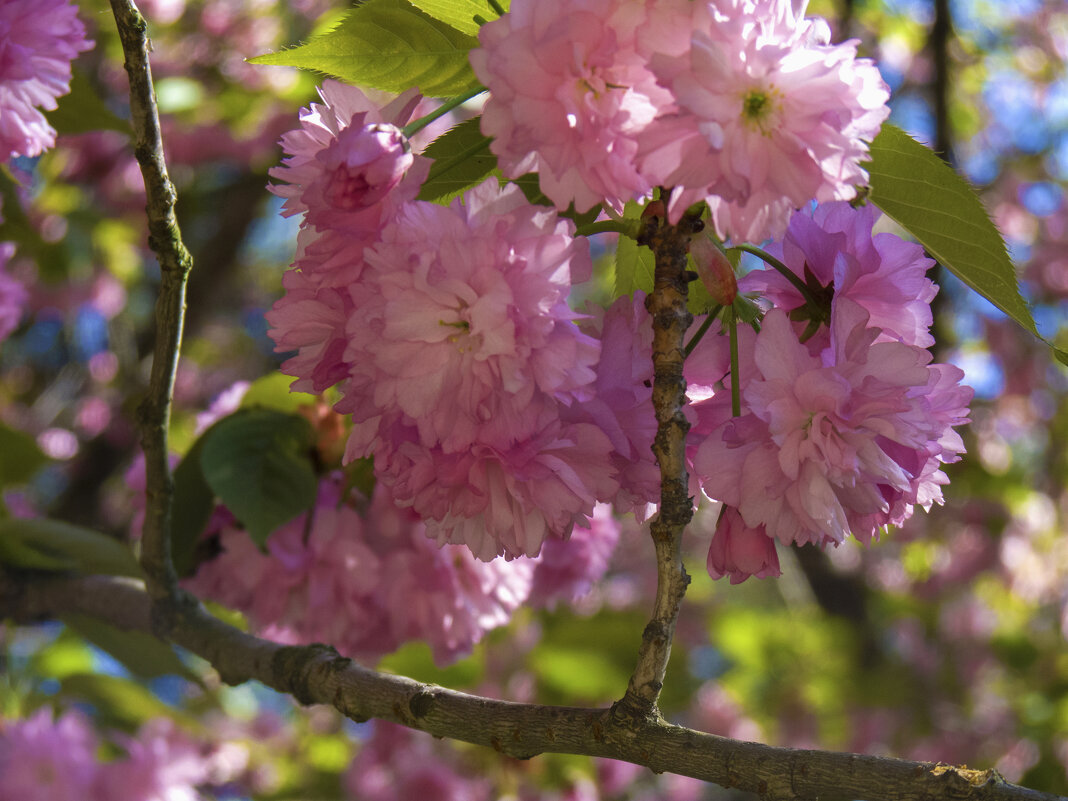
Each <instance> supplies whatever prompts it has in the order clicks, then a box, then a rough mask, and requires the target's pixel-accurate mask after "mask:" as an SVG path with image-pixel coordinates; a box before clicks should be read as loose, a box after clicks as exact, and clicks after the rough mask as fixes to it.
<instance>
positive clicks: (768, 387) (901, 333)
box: [694, 203, 972, 581]
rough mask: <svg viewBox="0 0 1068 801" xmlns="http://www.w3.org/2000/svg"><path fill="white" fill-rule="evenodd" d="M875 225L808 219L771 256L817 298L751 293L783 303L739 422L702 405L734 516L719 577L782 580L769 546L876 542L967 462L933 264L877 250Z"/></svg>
mask: <svg viewBox="0 0 1068 801" xmlns="http://www.w3.org/2000/svg"><path fill="white" fill-rule="evenodd" d="M873 223H874V212H873V211H872V210H871V209H870V208H864V209H859V210H857V209H853V208H852V207H851V206H850V205H849V204H848V203H831V204H827V205H824V206H820V207H819V208H817V209H816V211H815V213H814V214H811V215H810V214H809V213H807V212H798V213H797V214H796V215H795V216H794V217H793V219H792V221H791V222H790V227H789V230H788V231H787V233H786V237H785V239H784V241H783V242H782V243H781V244H777V245H775V246H773V247H772V248H771V251H772V254H771V255H772V256H773V257H778V258H780V259H781V260H782V263H783V264H785V266H786V267H787V268H788V269H789V270H790V271H791V272H792V273H793V274H794V275H795V276H796V277H797V278H798V279H800V281H803V282H804V284H805V285H806V286H807V287H808V292H807V293H804V294H803V293H802V292H801V291H800V289H799V288H798V287H797V286H796V285H795V284H793V283H791V282H790V281H788V280H787V279H786V278H785V277H784V276H783V275H782V274H780V273H778V272H775V271H771V270H760V271H755V272H753V273H750V274H749V275H748V276H746V278H745V279H744V280H743V281H742V283H741V288H742V289H751V290H758V291H760V292H761V293H762V294H763V296H764V297H765V298H766V299H768V300H770V301H771V302H772V303H773V306H772V308H771V309H770V310H769V311H768V312H767V314H766V315H765V316H764V319H763V322H762V324H761V327H760V332H759V333H757V334H753V333H752V332H751V331H747V332H745V333H746V334H747V335H746V336H744V342H743V344H742V346H741V347H740V350H741V351H742V352H743V353H744V354H746V356H747V358H746V359H745V360H744V361H743V363H742V365H741V367H740V370H739V377H740V386H739V388H738V390H739V393H740V395H741V398H742V400H743V408H742V414H741V415H740V416H734V415H732V413H731V412H732V409H731V400H730V395H729V393H726V392H721V393H719V394H717V395H715V396H714V397H712V398H710V399H708V400H706V401H702V402H700V403H698V404H695V407H694V408H695V411H696V413H697V415H698V418H699V424H698V426H697V431H698V432H699V435H700V436H701V437H702V439H701V441H700V444H699V445H698V447H697V451H696V455H695V457H694V469H695V470H696V472H697V474H698V477H699V479H700V481H701V485H702V488H703V490H704V491H705V493H706V494H707V495H709V496H710V497H712V498H715V499H717V500H720V501H723V502H724V504H725V505H726V508H725V510H724V513H723V516H722V517H721V519H720V523H719V526H718V528H717V531H716V535H715V538H714V540H713V542H712V545H711V549H710V551H709V560H708V561H709V572H710V573H712V575H713V576H722V575H725V574H729V575H731V578H732V581H740V580H742V579H744V578H746V577H747V576H749V575H758V576H766V575H777V574H778V571H779V565H778V557H777V556H776V554H775V546H774V542H773V540H778V541H779V542H781V543H783V544H784V545H785V544H790V543H794V544H798V545H803V544H806V543H815V544H817V545H820V546H825V545H837V544H840V543H841V542H843V541H844V540H845V538H846V537H847V536H849V535H850V534H852V535H853V536H854V537H856V538H857V539H858V540H860V541H862V542H868V541H870V540H871V539H872V538H874V537H877V536H878V534H879V531H880V530H881V529H883V528H885V527H886V526H888V525H899V524H900V523H902V522H904V521H905V520H906V519H907V518H908V517H909V516H911V514H912V511H913V508H914V507H915V506H917V505H918V506H922V507H924V508H930V506H931V505H932V504H933V503H941V502H942V491H941V485H943V484H945V483H947V482H948V479H947V478H946V475H945V473H943V472H942V470H941V466H942V465H943V464H946V463H949V462H954V461H957V460H958V459H959V458H960V457H959V454H961V453H963V451H964V444H963V442H962V441H961V439H960V436H959V435H958V434H957V433H956V432H955V431H954V430H953V429H954V427H956V426H960V425H962V424H964V423H966V422H968V417H967V415H968V404H969V402H970V401H971V398H972V391H971V389H970V388H968V387H965V386H962V385H961V384H960V380H961V379H962V378H963V376H964V374H963V372H962V371H961V370H960V369H959V368H957V367H954V366H952V365H946V364H931V354H930V353H929V352H928V351H927V350H926V349H925V346H926V345H928V344H930V343H932V342H933V339H932V338H931V335H930V332H929V327H930V324H931V310H930V305H929V304H930V301H931V299H932V298H933V297H934V294H935V292H936V291H937V290H936V287H935V285H934V284H933V283H932V282H931V281H930V280H929V279H928V278H927V277H926V275H925V273H926V271H927V269H928V268H929V267H931V266H933V262H932V261H931V260H930V259H928V258H927V257H926V256H924V253H923V249H922V248H921V247H920V246H919V245H915V244H912V243H909V242H905V241H903V240H901V239H900V238H898V237H897V236H895V235H893V234H877V235H875V236H873V235H872V225H873ZM805 294H807V295H808V297H807V298H806V297H805V296H804V295H805ZM821 319H823V320H825V321H826V322H825V324H824V325H820V326H819V327H818V328H817V327H815V326H814V325H813V323H814V321H816V322H818V321H819V320H821Z"/></svg>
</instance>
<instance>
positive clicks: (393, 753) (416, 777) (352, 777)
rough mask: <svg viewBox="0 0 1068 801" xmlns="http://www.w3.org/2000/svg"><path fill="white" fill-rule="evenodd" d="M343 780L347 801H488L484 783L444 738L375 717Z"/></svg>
mask: <svg viewBox="0 0 1068 801" xmlns="http://www.w3.org/2000/svg"><path fill="white" fill-rule="evenodd" d="M343 782H344V786H345V789H346V791H347V796H346V797H347V798H350V799H352V801H396V799H401V798H403V799H413V801H414V800H415V799H422V800H423V801H489V798H490V783H489V781H487V780H486V779H485V778H483V777H480V776H479V775H478V773H477V772H473V771H471V770H470V769H469V767H467V766H464V765H463V764H462V763H461V760H460V759H459V754H458V753H457V752H456V751H455V749H454V748H453V747H452V746H450V745H448V744H447V743H443V742H438V741H436V740H435V739H434V738H432V737H431V736H430V735H428V734H424V733H423V732H415V731H412V730H410V729H406V728H404V727H403V726H397V725H395V724H393V723H386V722H384V721H380V720H376V721H375V723H374V733H373V734H372V735H371V737H370V739H368V740H367V741H366V742H364V743H363V745H362V746H361V748H360V751H359V753H358V754H357V755H356V758H355V759H354V760H353V761H352V764H351V765H350V766H349V769H348V771H346V773H345V775H344V777H343Z"/></svg>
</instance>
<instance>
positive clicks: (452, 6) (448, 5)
mask: <svg viewBox="0 0 1068 801" xmlns="http://www.w3.org/2000/svg"><path fill="white" fill-rule="evenodd" d="M412 5H414V6H416V7H417V8H420V9H422V10H423V11H425V12H426V13H427V14H429V15H430V16H432V17H433V18H434V19H439V20H441V21H442V22H444V23H447V24H448V25H451V26H452V27H453V28H455V29H456V30H458V31H460V32H461V33H466V34H468V35H470V36H477V35H478V27H479V26H478V23H477V22H475V16H476V15H477V16H479V17H482V19H484V20H486V21H489V20H493V19H496V18H497V12H496V11H494V10H493V7H492V6H491V5H490V4H489V3H487V2H485V0H413V2H412ZM504 7H505V8H507V7H508V4H507V3H505V4H504Z"/></svg>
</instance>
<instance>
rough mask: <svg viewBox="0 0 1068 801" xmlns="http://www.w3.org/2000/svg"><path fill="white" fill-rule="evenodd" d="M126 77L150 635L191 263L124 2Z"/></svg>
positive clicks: (162, 566) (162, 597)
mask: <svg viewBox="0 0 1068 801" xmlns="http://www.w3.org/2000/svg"><path fill="white" fill-rule="evenodd" d="M111 10H112V13H113V14H114V15H115V24H116V26H117V27H118V31H119V38H120V39H121V40H122V49H123V53H124V54H125V63H124V66H125V67H126V73H127V75H128V76H129V78H130V116H131V123H132V126H133V131H134V145H135V149H134V153H135V155H136V156H137V162H138V164H139V165H140V167H141V175H142V176H143V177H144V181H145V195H146V198H147V204H146V206H145V211H146V213H147V215H148V231H149V236H148V244H149V247H151V248H152V250H153V251H154V252H155V254H156V257H157V259H158V260H159V266H160V288H159V298H158V299H157V301H156V346H155V352H154V353H153V357H152V372H151V375H150V378H149V385H148V394H147V395H146V396H145V399H144V401H142V403H141V406H140V407H139V409H138V419H139V423H140V427H141V446H142V448H144V451H145V485H146V491H145V496H146V498H145V524H144V530H143V531H144V533H143V535H142V540H141V567H142V569H143V570H144V572H145V576H146V578H147V586H148V589H149V592H150V594H151V596H152V598H153V599H154V600H156V601H157V602H158V603H157V604H156V607H155V609H156V612H155V617H154V620H153V622H154V624H155V627H154V630H155V631H156V632H157V633H160V634H164V633H166V631H167V630H168V628H169V627H170V626H171V625H173V619H172V618H173V615H174V612H175V609H176V601H177V597H178V596H177V578H176V576H175V572H174V566H173V565H172V564H171V554H170V529H171V507H172V505H173V496H174V482H173V479H172V477H171V472H170V467H169V465H168V463H167V450H168V447H167V431H168V428H169V427H170V417H171V398H172V396H173V393H174V376H175V372H176V371H177V368H178V351H179V348H180V347H181V342H182V326H183V320H184V316H185V287H186V282H187V281H188V279H189V272H190V270H192V268H193V260H192V257H191V256H190V255H189V251H187V250H186V249H185V245H183V244H182V236H181V233H180V231H179V230H178V220H177V217H176V216H175V212H174V205H175V202H176V199H177V198H176V194H175V191H174V185H173V184H172V183H171V179H170V177H169V176H168V175H167V165H166V162H165V161H164V157H163V140H162V137H161V135H160V127H159V114H158V113H157V109H156V94H155V90H154V89H153V87H152V71H151V69H150V67H149V63H148V53H149V47H150V45H149V41H148V35H147V33H146V31H147V25H146V23H145V19H144V17H142V16H141V14H140V12H138V10H137V7H136V6H135V5H134V4H133V3H132V2H131V0H111Z"/></svg>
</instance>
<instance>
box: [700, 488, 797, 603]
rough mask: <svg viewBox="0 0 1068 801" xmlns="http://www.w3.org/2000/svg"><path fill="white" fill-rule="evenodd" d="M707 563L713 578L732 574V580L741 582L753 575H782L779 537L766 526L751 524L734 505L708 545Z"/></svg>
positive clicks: (735, 582) (766, 576)
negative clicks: (772, 535) (777, 544)
mask: <svg viewBox="0 0 1068 801" xmlns="http://www.w3.org/2000/svg"><path fill="white" fill-rule="evenodd" d="M707 567H708V575H710V576H711V577H712V578H714V579H720V578H723V577H724V576H730V577H731V584H741V583H742V582H743V581H745V580H746V579H747V578H749V577H750V576H756V577H757V578H768V577H769V576H773V577H776V578H777V577H779V576H781V575H782V570H781V569H780V568H779V555H778V553H776V551H775V540H773V539H772V538H771V537H769V536H768V535H767V534H766V533H765V532H764V527H763V526H759V527H756V528H753V527H750V526H747V525H746V524H745V521H744V520H743V519H742V516H741V515H740V514H739V513H738V510H737V509H735V508H734V507H733V506H727V507H724V509H723V514H722V516H721V517H720V519H719V524H718V525H717V526H716V532H715V534H713V535H712V542H711V543H710V544H709V546H708V560H707Z"/></svg>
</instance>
